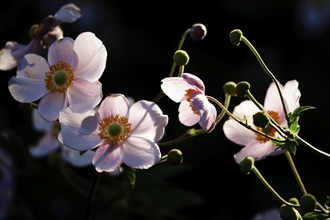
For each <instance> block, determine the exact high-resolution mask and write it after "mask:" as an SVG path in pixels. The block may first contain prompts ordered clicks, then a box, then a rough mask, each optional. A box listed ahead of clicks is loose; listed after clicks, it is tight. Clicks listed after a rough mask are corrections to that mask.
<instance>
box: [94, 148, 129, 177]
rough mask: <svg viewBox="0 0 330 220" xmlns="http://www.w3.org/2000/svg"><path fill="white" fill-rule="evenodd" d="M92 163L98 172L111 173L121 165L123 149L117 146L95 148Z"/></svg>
mask: <svg viewBox="0 0 330 220" xmlns="http://www.w3.org/2000/svg"><path fill="white" fill-rule="evenodd" d="M92 163H93V164H94V166H95V169H96V171H98V172H103V171H105V172H113V171H115V170H117V169H118V167H119V166H120V165H121V164H122V163H123V149H122V146H118V145H108V144H105V145H102V146H100V147H98V148H97V150H96V152H95V155H94V158H93V161H92Z"/></svg>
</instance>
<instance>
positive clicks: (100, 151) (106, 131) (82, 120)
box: [59, 94, 168, 172]
mask: <svg viewBox="0 0 330 220" xmlns="http://www.w3.org/2000/svg"><path fill="white" fill-rule="evenodd" d="M59 121H60V123H61V125H62V128H61V131H60V133H59V140H60V141H61V143H63V144H64V145H65V146H68V147H70V148H72V149H75V150H79V151H85V150H89V149H94V148H96V152H95V156H94V158H93V161H92V163H93V164H94V166H95V168H96V170H97V171H98V172H102V171H106V172H112V171H115V170H116V169H118V168H119V166H120V165H121V164H122V163H125V164H126V165H127V166H130V167H133V168H138V169H147V168H149V167H151V166H153V165H154V164H156V163H157V162H159V160H160V158H161V152H160V149H159V147H158V145H157V142H158V141H159V140H160V139H161V138H162V137H163V135H164V131H165V126H166V125H167V123H168V117H167V116H166V115H164V114H163V113H162V111H161V109H160V108H159V107H158V105H157V104H155V103H153V102H149V101H145V100H143V101H138V102H135V103H134V104H132V105H130V104H129V101H128V99H127V98H126V97H125V96H124V95H122V94H113V95H111V96H108V97H106V98H105V99H104V100H103V101H102V103H101V104H100V106H99V108H98V110H97V111H94V110H90V111H88V112H86V113H84V114H77V113H73V112H72V111H71V110H70V109H69V108H67V109H66V110H64V111H62V112H61V113H60V117H59Z"/></svg>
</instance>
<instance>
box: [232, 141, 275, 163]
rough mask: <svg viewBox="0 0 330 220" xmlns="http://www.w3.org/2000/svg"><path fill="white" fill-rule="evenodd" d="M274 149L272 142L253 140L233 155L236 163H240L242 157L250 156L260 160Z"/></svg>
mask: <svg viewBox="0 0 330 220" xmlns="http://www.w3.org/2000/svg"><path fill="white" fill-rule="evenodd" d="M274 150H275V147H274V145H273V143H272V142H270V141H267V142H265V143H260V142H259V141H257V140H255V141H253V142H251V143H249V144H248V145H246V146H245V147H244V148H242V149H241V150H240V151H239V152H238V153H237V154H235V155H234V158H235V161H236V163H240V162H241V161H242V160H243V159H245V158H246V157H248V156H250V157H252V158H254V160H256V161H257V160H262V159H264V158H265V157H267V156H268V155H269V154H270V153H272V152H273V151H274Z"/></svg>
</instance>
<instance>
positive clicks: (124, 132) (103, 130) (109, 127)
mask: <svg viewBox="0 0 330 220" xmlns="http://www.w3.org/2000/svg"><path fill="white" fill-rule="evenodd" d="M98 130H99V133H98V135H99V137H100V138H101V139H102V140H105V141H106V142H108V143H109V144H113V143H118V142H120V141H123V140H125V139H126V138H127V136H128V135H129V134H130V132H131V124H130V123H128V119H127V118H126V117H124V116H120V115H118V114H116V115H115V116H113V115H111V116H109V117H107V118H104V119H103V120H102V121H101V122H100V123H99V128H98Z"/></svg>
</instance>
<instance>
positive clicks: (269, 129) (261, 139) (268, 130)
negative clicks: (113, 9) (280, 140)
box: [256, 111, 280, 143]
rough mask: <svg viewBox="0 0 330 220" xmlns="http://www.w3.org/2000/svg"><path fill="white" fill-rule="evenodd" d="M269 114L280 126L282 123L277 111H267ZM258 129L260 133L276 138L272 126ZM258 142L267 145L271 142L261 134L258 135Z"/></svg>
mask: <svg viewBox="0 0 330 220" xmlns="http://www.w3.org/2000/svg"><path fill="white" fill-rule="evenodd" d="M267 113H268V114H269V116H270V117H271V118H272V119H274V121H275V122H276V123H277V124H279V123H280V116H279V114H278V113H277V112H275V111H267ZM257 129H258V130H259V131H262V132H263V133H265V134H267V135H268V136H271V137H275V129H274V128H273V127H272V126H270V125H269V124H268V125H267V126H266V127H265V128H260V127H257ZM256 140H258V141H259V142H260V143H266V142H267V141H269V139H268V138H266V137H264V136H262V135H260V134H257V133H256Z"/></svg>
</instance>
